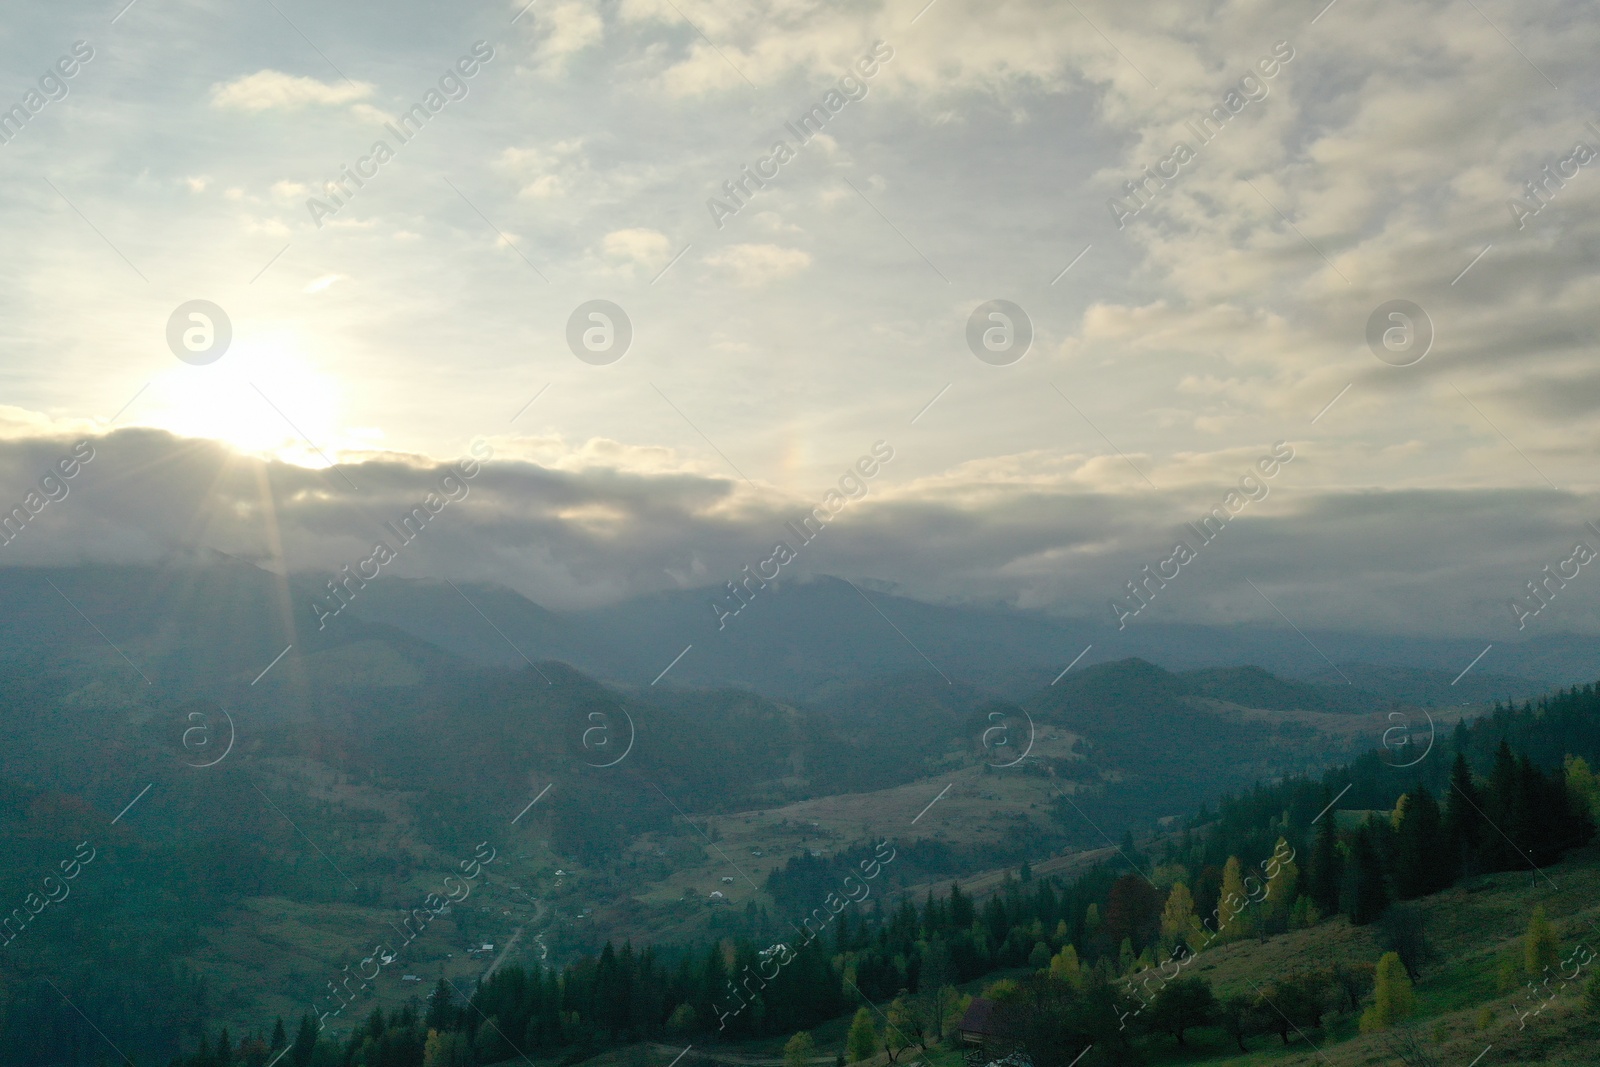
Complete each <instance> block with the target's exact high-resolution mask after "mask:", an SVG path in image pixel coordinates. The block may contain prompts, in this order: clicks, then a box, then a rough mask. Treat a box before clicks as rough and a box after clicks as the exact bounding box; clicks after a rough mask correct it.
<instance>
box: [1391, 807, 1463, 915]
mask: <svg viewBox="0 0 1600 1067" xmlns="http://www.w3.org/2000/svg"><path fill="white" fill-rule="evenodd" d="M1405 799H1406V801H1407V803H1406V804H1405V806H1404V813H1403V815H1402V816H1401V819H1400V822H1399V823H1398V825H1397V827H1396V831H1397V832H1396V834H1395V848H1394V888H1395V896H1396V897H1398V898H1399V899H1401V900H1415V899H1416V898H1417V897H1421V896H1427V895H1428V894H1430V893H1436V892H1438V891H1439V890H1441V889H1443V888H1444V887H1445V886H1447V885H1450V884H1451V883H1452V882H1454V881H1455V874H1456V872H1455V869H1454V868H1455V863H1454V860H1455V856H1454V854H1453V850H1451V849H1448V848H1441V847H1440V843H1441V841H1443V840H1445V837H1444V833H1443V820H1442V818H1441V816H1440V813H1439V804H1438V802H1437V801H1436V800H1434V799H1433V794H1432V793H1430V792H1428V788H1427V787H1426V786H1421V787H1419V788H1418V789H1417V793H1416V795H1415V796H1412V797H1407V798H1405Z"/></svg>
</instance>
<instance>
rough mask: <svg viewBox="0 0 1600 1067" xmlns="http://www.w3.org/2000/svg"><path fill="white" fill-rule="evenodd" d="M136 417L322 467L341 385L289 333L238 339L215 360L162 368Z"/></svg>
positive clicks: (332, 443) (333, 444)
mask: <svg viewBox="0 0 1600 1067" xmlns="http://www.w3.org/2000/svg"><path fill="white" fill-rule="evenodd" d="M149 393H150V396H149V399H148V402H147V403H146V404H143V405H141V407H143V409H144V411H143V414H142V415H141V417H140V418H139V420H138V421H139V422H141V423H143V424H145V425H152V426H156V427H159V428H161V429H163V430H168V431H170V432H172V433H175V434H179V435H181V436H184V437H200V438H206V439H209V440H213V441H221V442H223V443H224V444H227V445H229V446H231V447H232V448H234V449H236V450H237V451H240V452H244V453H249V454H252V455H260V456H271V457H273V458H276V459H281V460H284V461H286V462H291V463H295V464H297V465H300V466H306V467H317V468H320V467H326V466H328V465H329V464H330V463H331V462H332V461H333V460H334V459H335V458H337V457H336V455H335V450H336V449H337V448H339V447H340V446H341V445H342V444H346V443H347V442H345V441H344V436H345V435H344V434H343V433H342V431H341V428H340V421H339V413H340V410H341V406H342V405H341V402H340V401H341V396H340V394H341V390H340V388H339V382H338V380H337V379H336V378H334V377H333V376H331V375H329V374H327V373H325V372H324V371H322V370H321V369H320V368H319V367H318V366H317V364H316V362H315V361H314V360H313V359H311V358H310V357H309V356H308V355H307V354H306V352H305V350H304V347H303V345H302V344H301V342H300V339H299V338H298V337H297V336H296V335H294V334H293V333H292V332H286V333H283V334H279V335H271V334H269V335H264V336H263V335H257V336H255V337H251V338H248V339H245V338H239V339H237V340H236V341H235V343H234V345H233V346H232V348H230V350H229V351H228V353H227V354H226V355H225V356H224V357H223V358H222V359H220V360H218V361H217V362H216V363H212V364H209V365H206V366H191V365H189V364H184V363H175V364H174V365H173V366H172V367H169V368H167V369H166V370H164V371H163V372H161V373H160V374H159V375H158V376H157V377H156V378H155V379H154V380H153V381H152V382H151V383H150V387H149Z"/></svg>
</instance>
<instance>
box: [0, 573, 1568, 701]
mask: <svg viewBox="0 0 1600 1067" xmlns="http://www.w3.org/2000/svg"><path fill="white" fill-rule="evenodd" d="M46 578H51V579H53V580H54V581H55V583H56V585H57V586H58V587H59V588H60V589H61V591H62V593H64V594H65V595H67V596H69V597H71V598H72V601H73V606H69V605H68V604H67V603H65V602H63V600H62V597H61V595H60V594H58V593H57V592H54V591H52V590H51V589H50V587H49V585H48V584H46V582H45V579H46ZM326 595H327V594H326V587H325V582H324V579H323V578H321V577H320V576H311V575H291V576H289V577H287V578H284V577H280V576H277V575H274V574H270V573H268V572H266V571H263V570H261V569H259V568H257V567H254V566H252V565H250V564H247V563H244V562H241V561H238V560H233V559H230V558H228V557H225V556H221V555H220V554H211V555H209V556H207V557H204V558H198V559H195V558H188V559H181V560H175V561H174V562H172V563H171V564H169V565H167V566H156V567H131V566H126V567H125V566H115V565H107V564H93V565H83V566H79V567H60V568H0V603H5V604H7V605H8V606H10V608H11V610H10V611H9V612H7V613H5V614H3V615H0V640H3V641H4V642H5V644H6V646H7V647H10V648H11V649H13V650H14V651H19V652H20V651H21V650H25V649H29V648H39V649H41V650H42V651H44V652H46V653H47V654H55V652H57V651H59V649H60V648H62V647H64V645H63V642H65V641H69V640H70V639H71V638H72V637H73V636H74V635H76V636H82V635H85V634H87V635H88V636H89V637H91V638H92V637H93V634H92V632H90V631H88V630H87V629H86V628H85V627H84V625H83V620H82V619H80V618H78V617H77V616H76V615H75V614H74V611H73V607H77V608H80V609H82V610H83V611H84V614H85V615H86V616H88V617H89V618H92V619H94V620H95V621H96V625H99V626H101V628H102V629H103V630H105V631H106V633H107V635H108V636H110V637H111V638H112V639H113V640H116V634H115V633H113V631H116V633H120V634H122V635H123V636H124V637H125V638H126V640H127V641H129V642H131V643H133V644H135V645H138V644H140V643H141V642H149V641H158V642H159V644H160V645H161V647H162V648H165V649H175V648H176V647H177V645H178V644H180V643H181V644H182V645H183V646H184V647H186V648H191V649H193V648H205V647H207V645H208V643H209V644H213V645H218V646H219V647H218V650H217V655H216V656H211V657H206V656H195V655H188V656H185V657H181V658H174V659H173V661H172V662H171V663H170V664H168V667H167V669H168V670H169V672H173V673H177V674H181V675H184V676H192V677H193V678H195V679H196V680H198V679H200V678H201V677H208V676H212V675H215V674H216V673H217V672H218V671H219V670H222V669H224V664H226V665H227V669H229V670H232V671H237V672H244V671H248V670H250V668H251V667H252V666H254V667H255V669H256V670H259V669H260V668H261V667H263V666H265V665H266V663H267V662H268V661H270V659H271V657H272V656H274V655H276V654H277V652H278V651H279V650H281V649H282V648H283V647H284V646H285V645H286V644H289V643H291V642H293V643H297V644H299V645H300V646H301V647H304V648H320V647H332V646H333V645H337V644H341V643H344V642H348V641H353V640H358V639H364V638H366V637H368V636H371V635H383V636H384V637H385V639H388V640H398V635H400V634H402V633H403V634H405V635H407V636H408V638H409V639H410V641H411V642H422V643H425V644H426V646H428V647H430V648H433V649H436V650H438V652H442V653H444V654H445V658H450V657H460V658H462V659H465V660H466V661H469V662H472V663H478V664H484V665H495V666H512V665H525V664H526V663H528V662H532V663H542V662H545V661H549V660H559V661H561V662H565V663H568V664H571V665H572V666H573V667H575V668H577V669H578V670H581V671H583V672H584V673H586V674H589V675H592V676H593V677H595V678H597V679H600V680H602V681H604V682H607V683H608V684H612V685H617V686H622V687H625V688H642V687H648V686H650V685H651V683H652V681H654V680H655V679H657V677H658V676H660V675H661V672H662V671H663V670H664V669H665V668H667V667H668V665H669V664H671V665H672V666H671V670H670V671H668V672H667V674H666V675H665V676H664V677H662V678H661V680H660V683H659V684H660V685H667V686H672V685H691V686H699V687H718V686H733V687H739V688H746V689H751V690H754V691H756V692H759V693H762V694H763V695H765V696H768V697H772V698H775V699H782V700H791V701H806V700H811V699H816V698H818V697H821V696H823V695H824V694H827V693H829V692H837V691H839V687H841V686H849V685H852V684H855V683H857V682H863V681H871V680H874V679H885V678H891V677H896V676H903V675H907V674H909V673H923V674H925V675H926V677H927V679H929V680H930V681H931V682H934V683H936V684H938V685H949V684H952V683H964V684H967V685H971V686H974V687H976V688H978V689H981V690H985V691H987V692H989V693H991V694H993V695H995V696H998V697H1001V698H1004V699H1010V700H1020V699H1023V698H1025V697H1027V696H1028V695H1029V694H1031V693H1033V692H1035V691H1036V690H1038V689H1040V688H1044V687H1048V686H1049V685H1050V684H1051V683H1052V680H1054V679H1061V681H1063V682H1064V681H1065V678H1063V677H1062V670H1063V668H1064V667H1066V666H1067V665H1068V664H1075V665H1074V666H1073V668H1072V674H1075V673H1078V672H1081V671H1082V670H1083V669H1084V668H1085V667H1088V666H1090V665H1093V664H1095V663H1101V662H1109V661H1115V660H1122V659H1127V658H1130V657H1138V658H1141V659H1144V660H1146V661H1149V662H1151V663H1155V664H1160V665H1162V666H1163V667H1164V668H1166V669H1168V670H1171V671H1178V672H1184V671H1190V672H1200V673H1199V674H1197V675H1196V677H1195V678H1194V679H1192V681H1191V682H1190V683H1188V684H1189V685H1190V687H1191V689H1192V692H1191V693H1190V695H1196V696H1209V697H1212V698H1214V699H1218V700H1226V701H1229V702H1233V703H1240V704H1245V705H1251V704H1257V705H1258V706H1259V702H1262V701H1265V702H1266V706H1273V707H1284V706H1287V705H1291V704H1292V705H1295V706H1297V707H1302V708H1304V709H1305V710H1340V709H1344V710H1350V709H1352V708H1354V707H1360V706H1366V704H1367V702H1366V699H1365V698H1361V697H1357V696H1355V694H1354V693H1347V694H1346V695H1345V696H1340V695H1339V694H1337V693H1335V692H1333V691H1332V690H1334V689H1335V688H1343V689H1346V690H1354V689H1364V690H1368V691H1371V692H1375V693H1377V692H1381V693H1384V694H1385V695H1386V697H1388V698H1393V699H1402V700H1405V701H1408V702H1411V703H1415V704H1420V705H1458V704H1462V703H1482V702H1485V701H1492V700H1497V699H1499V700H1505V699H1518V700H1520V699H1526V698H1528V697H1532V696H1535V695H1537V694H1538V693H1540V692H1543V691H1544V690H1546V689H1548V688H1549V687H1551V686H1552V685H1565V684H1572V683H1576V682H1581V681H1584V680H1586V679H1587V677H1588V675H1589V672H1591V671H1592V670H1593V644H1594V642H1593V640H1592V639H1589V638H1583V637H1577V636H1572V635H1552V636H1544V637H1541V638H1538V639H1537V640H1534V641H1530V642H1528V643H1525V644H1522V645H1496V646H1495V647H1494V649H1493V651H1492V652H1491V654H1490V655H1489V656H1488V657H1486V658H1485V660H1484V661H1483V662H1481V663H1479V664H1477V665H1476V666H1475V667H1474V668H1473V669H1472V670H1470V671H1467V672H1466V673H1465V675H1464V676H1463V677H1460V678H1459V681H1457V680H1456V679H1457V677H1458V676H1459V675H1461V673H1462V668H1464V667H1466V665H1467V664H1468V663H1469V662H1471V661H1472V660H1473V659H1474V657H1475V656H1477V655H1478V654H1479V653H1480V652H1481V651H1483V647H1484V646H1483V645H1482V644H1479V643H1477V642H1476V641H1472V640H1459V641H1458V640H1439V639H1424V638H1395V637H1391V636H1386V635H1363V634H1349V633H1323V632H1315V631H1314V632H1312V633H1310V634H1308V635H1307V636H1308V637H1309V638H1310V639H1311V640H1313V641H1315V643H1316V647H1317V648H1318V649H1321V650H1322V651H1324V652H1326V653H1327V654H1328V655H1329V656H1330V657H1331V658H1332V659H1333V660H1334V662H1336V663H1338V664H1340V666H1339V667H1338V668H1337V669H1336V670H1330V668H1329V665H1328V663H1327V662H1326V661H1325V660H1323V659H1322V657H1321V655H1320V654H1319V653H1318V652H1317V651H1315V650H1314V649H1313V648H1311V647H1310V646H1309V645H1308V643H1307V641H1306V639H1305V638H1302V636H1301V635H1299V634H1298V633H1295V632H1294V631H1292V630H1289V629H1284V630H1282V631H1277V630H1272V629H1262V628H1244V627H1224V626H1211V627H1207V626H1187V625H1186V626H1175V625H1173V626H1163V625H1154V624H1149V625H1143V626H1136V627H1130V628H1129V630H1128V631H1126V632H1125V633H1119V632H1118V631H1116V630H1115V629H1113V628H1111V627H1109V626H1096V625H1094V624H1092V623H1089V622H1084V621H1081V620H1071V619H1058V618H1055V617H1051V616H1046V615H1044V614H1041V613H1037V612H1028V611H1020V610H1013V609H1002V608H986V607H969V606H958V605H941V604H928V603H924V602H921V601H917V600H912V599H909V598H905V597H900V596H896V595H894V594H892V593H887V592H882V591H878V590H875V589H873V588H871V587H870V586H866V585H858V586H852V585H851V584H850V583H848V582H845V581H843V580H841V579H832V578H823V579H817V580H815V581H810V582H805V583H786V584H783V583H776V582H775V583H770V584H769V587H768V589H766V590H763V591H762V594H761V596H760V597H758V598H757V599H756V600H755V601H753V602H752V603H751V605H750V607H749V608H748V609H747V610H746V611H745V612H744V613H742V614H741V615H740V616H739V617H738V618H737V619H735V620H730V621H729V624H728V625H727V626H726V627H725V628H723V629H720V630H719V628H718V626H717V624H716V618H715V615H714V614H713V612H712V611H711V610H710V608H709V607H708V606H707V601H706V597H705V595H704V591H703V590H701V591H696V590H688V591H684V592H672V593H658V594H652V595H650V596H645V597H639V598H635V599H632V600H627V601H623V602H621V603H617V604H613V605H609V606H606V607H601V608H594V609H589V610H584V611H567V612H556V611H552V610H549V609H547V608H545V607H543V606H541V605H539V604H537V603H534V602H533V601H531V600H528V599H527V598H526V597H523V596H522V595H521V594H519V593H517V592H515V591H513V590H511V589H508V588H506V587H504V586H499V585H489V584H478V583H468V582H458V583H454V584H451V583H447V582H443V581H437V580H433V579H405V578H398V577H392V576H385V577H384V578H382V579H381V580H378V581H374V582H370V583H368V585H367V586H366V587H365V588H363V589H362V590H361V591H360V594H359V596H357V597H355V598H354V599H353V601H352V602H351V603H350V605H349V606H348V608H347V609H346V610H345V611H343V612H342V613H341V614H340V615H339V616H337V617H335V618H330V619H328V620H327V625H326V627H325V628H324V629H322V630H318V629H317V627H316V626H315V625H314V624H315V621H316V620H315V618H314V616H313V614H312V612H311V610H310V607H309V605H310V603H311V601H312V599H313V597H317V596H322V597H325V596H326ZM224 637H226V640H225V641H224ZM117 643H118V644H121V642H120V641H118V642H117ZM412 651H413V653H414V654H415V655H416V656H417V657H419V658H422V659H436V658H437V652H436V653H429V652H426V651H424V650H423V648H422V646H421V645H418V646H417V647H416V648H414V649H413V650H412ZM680 654H681V659H680V658H678V657H679V656H680ZM235 658H236V659H237V662H232V660H234V659H235ZM1245 663H1248V664H1254V665H1255V666H1254V667H1253V668H1241V667H1239V666H1238V665H1239V664H1245ZM257 664H259V665H257ZM1208 672H1209V673H1208ZM1267 672H1271V674H1272V675H1273V676H1276V677H1274V678H1271V679H1270V680H1269V676H1268V674H1267ZM1065 677H1068V678H1069V677H1071V674H1068V675H1066V676H1065ZM1347 683H1348V684H1347ZM1318 686H1320V688H1318Z"/></svg>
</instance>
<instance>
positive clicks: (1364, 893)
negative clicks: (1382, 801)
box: [1339, 826, 1389, 926]
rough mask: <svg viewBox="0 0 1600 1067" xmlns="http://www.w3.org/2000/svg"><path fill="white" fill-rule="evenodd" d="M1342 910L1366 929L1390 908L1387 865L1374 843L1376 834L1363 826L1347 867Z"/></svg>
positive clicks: (1340, 899) (1351, 920)
mask: <svg viewBox="0 0 1600 1067" xmlns="http://www.w3.org/2000/svg"><path fill="white" fill-rule="evenodd" d="M1339 907H1340V910H1341V911H1343V912H1344V913H1345V914H1346V915H1348V916H1349V917H1350V922H1351V924H1352V925H1355V926H1365V925H1366V924H1367V923H1370V922H1372V921H1374V920H1375V919H1377V918H1378V916H1380V915H1382V914H1383V913H1384V911H1385V910H1386V909H1387V908H1388V907H1389V893H1388V890H1387V889H1386V888H1385V886H1384V880H1383V864H1382V861H1381V860H1380V859H1379V858H1378V850H1377V847H1376V846H1375V845H1374V844H1373V842H1372V831H1371V829H1370V828H1369V827H1366V826H1363V827H1361V829H1359V830H1357V831H1356V834H1355V838H1354V839H1353V840H1352V842H1351V845H1350V861H1349V863H1348V864H1347V865H1346V867H1345V872H1344V885H1343V887H1342V890H1341V892H1340V894H1339Z"/></svg>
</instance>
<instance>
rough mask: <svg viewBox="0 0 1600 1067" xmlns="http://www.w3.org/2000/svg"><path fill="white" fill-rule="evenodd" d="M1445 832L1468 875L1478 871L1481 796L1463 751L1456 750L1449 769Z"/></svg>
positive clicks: (1479, 860) (1480, 864)
mask: <svg viewBox="0 0 1600 1067" xmlns="http://www.w3.org/2000/svg"><path fill="white" fill-rule="evenodd" d="M1445 832H1446V836H1447V837H1448V838H1449V839H1450V843H1451V846H1452V847H1453V848H1454V849H1455V851H1456V854H1457V856H1458V857H1459V866H1460V867H1461V869H1463V870H1465V871H1466V872H1467V873H1468V874H1473V873H1476V872H1477V871H1479V870H1481V869H1482V862H1481V858H1480V853H1481V851H1482V849H1483V836H1484V826H1483V795H1482V793H1481V792H1480V791H1479V790H1478V787H1477V785H1475V784H1474V783H1473V781H1472V768H1471V767H1469V766H1468V765H1467V757H1466V755H1465V753H1464V752H1463V751H1461V750H1460V749H1458V750H1457V751H1456V759H1455V763H1454V764H1453V765H1451V768H1450V799H1449V802H1448V804H1447V805H1446V807H1445Z"/></svg>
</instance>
